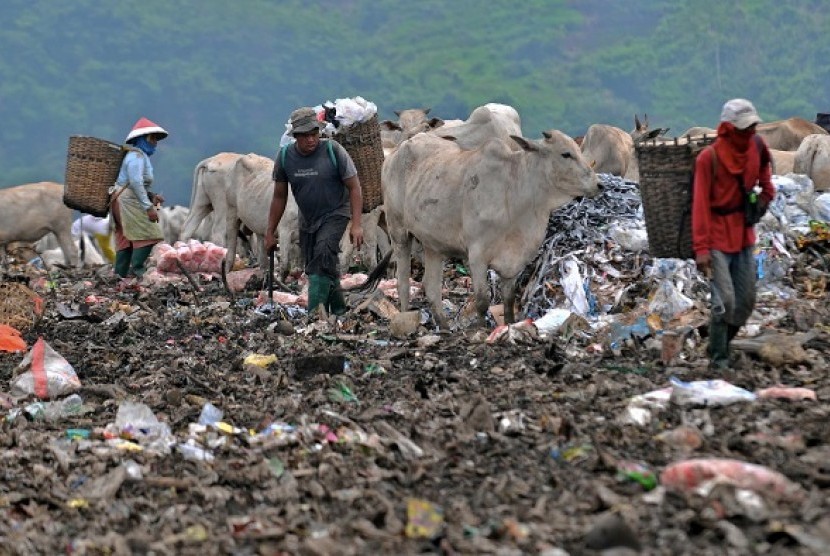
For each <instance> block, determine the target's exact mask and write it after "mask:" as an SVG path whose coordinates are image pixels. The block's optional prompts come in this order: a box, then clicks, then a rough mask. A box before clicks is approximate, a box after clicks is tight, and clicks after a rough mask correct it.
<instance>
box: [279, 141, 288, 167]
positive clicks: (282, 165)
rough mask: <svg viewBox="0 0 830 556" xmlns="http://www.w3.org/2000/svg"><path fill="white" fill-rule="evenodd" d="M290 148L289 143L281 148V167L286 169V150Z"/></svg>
mask: <svg viewBox="0 0 830 556" xmlns="http://www.w3.org/2000/svg"><path fill="white" fill-rule="evenodd" d="M286 149H288V145H283V146H282V148H281V149H280V167H281V168H282V169H283V170H285V151H286Z"/></svg>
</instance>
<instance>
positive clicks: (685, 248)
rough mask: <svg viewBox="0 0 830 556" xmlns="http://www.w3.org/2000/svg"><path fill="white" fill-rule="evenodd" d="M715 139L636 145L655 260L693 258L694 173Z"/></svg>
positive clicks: (709, 137) (650, 243)
mask: <svg viewBox="0 0 830 556" xmlns="http://www.w3.org/2000/svg"><path fill="white" fill-rule="evenodd" d="M714 140H715V137H714V136H701V137H691V138H690V137H681V138H675V139H674V140H673V141H666V140H665V139H662V140H652V141H645V142H643V143H640V144H638V145H636V147H635V150H636V153H637V162H638V164H639V167H640V197H641V198H642V201H643V213H644V215H645V219H646V232H647V233H648V250H649V253H650V254H651V256H652V257H660V258H664V257H665V258H678V259H693V258H694V252H693V250H692V212H691V202H692V172H693V170H694V165H695V159H696V158H697V155H698V153H700V151H702V150H703V148H704V147H706V146H707V145H709V144H711V143H712V142H714Z"/></svg>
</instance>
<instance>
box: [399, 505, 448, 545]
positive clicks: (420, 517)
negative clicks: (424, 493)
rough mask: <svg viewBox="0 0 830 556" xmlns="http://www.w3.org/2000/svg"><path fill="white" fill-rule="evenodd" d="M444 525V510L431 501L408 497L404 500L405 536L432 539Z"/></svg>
mask: <svg viewBox="0 0 830 556" xmlns="http://www.w3.org/2000/svg"><path fill="white" fill-rule="evenodd" d="M443 527H444V510H443V509H441V507H440V506H436V505H435V504H433V503H432V502H427V501H426V500H420V499H417V498H410V499H409V500H407V502H406V529H405V531H406V536H407V537H409V538H411V539H413V538H414V539H417V538H421V539H434V538H436V537H437V536H438V535H439V534H440V533H441V530H442V529H443Z"/></svg>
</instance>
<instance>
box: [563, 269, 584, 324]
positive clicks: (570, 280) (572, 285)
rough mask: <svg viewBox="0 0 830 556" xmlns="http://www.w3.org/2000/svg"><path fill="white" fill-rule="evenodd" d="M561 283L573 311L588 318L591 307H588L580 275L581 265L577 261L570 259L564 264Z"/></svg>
mask: <svg viewBox="0 0 830 556" xmlns="http://www.w3.org/2000/svg"><path fill="white" fill-rule="evenodd" d="M560 283H561V284H562V289H563V290H564V291H565V297H567V298H568V303H569V304H570V306H571V310H572V311H573V312H574V313H576V314H578V315H582V316H583V317H584V316H586V315H587V314H588V311H589V309H590V307H589V306H588V298H587V296H586V295H585V287H584V286H583V280H582V275H581V274H580V273H579V265H578V264H577V262H576V261H575V260H573V259H570V260H567V261H564V262H563V263H562V278H561V280H560Z"/></svg>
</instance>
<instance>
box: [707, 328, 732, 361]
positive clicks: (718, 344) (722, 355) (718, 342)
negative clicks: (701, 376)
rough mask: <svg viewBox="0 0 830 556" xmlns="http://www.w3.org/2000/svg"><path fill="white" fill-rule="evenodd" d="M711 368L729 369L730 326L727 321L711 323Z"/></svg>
mask: <svg viewBox="0 0 830 556" xmlns="http://www.w3.org/2000/svg"><path fill="white" fill-rule="evenodd" d="M708 351H709V369H711V370H727V369H729V327H728V325H727V324H726V323H725V322H717V323H715V322H713V323H710V324H709V349H708Z"/></svg>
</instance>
